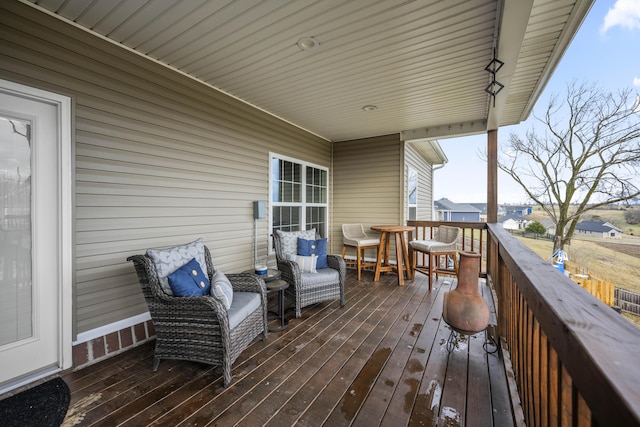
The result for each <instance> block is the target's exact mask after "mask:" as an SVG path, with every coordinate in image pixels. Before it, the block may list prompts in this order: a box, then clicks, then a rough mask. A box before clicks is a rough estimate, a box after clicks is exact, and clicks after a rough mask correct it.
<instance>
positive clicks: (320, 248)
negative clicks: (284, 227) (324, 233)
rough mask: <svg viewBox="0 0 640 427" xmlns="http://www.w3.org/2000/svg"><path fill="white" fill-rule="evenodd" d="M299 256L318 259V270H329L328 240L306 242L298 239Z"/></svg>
mask: <svg viewBox="0 0 640 427" xmlns="http://www.w3.org/2000/svg"><path fill="white" fill-rule="evenodd" d="M298 255H302V256H311V255H315V256H317V257H318V262H317V264H316V268H329V264H327V238H326V237H325V238H324V239H318V240H305V239H302V238H300V237H298Z"/></svg>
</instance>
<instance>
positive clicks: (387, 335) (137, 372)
mask: <svg viewBox="0 0 640 427" xmlns="http://www.w3.org/2000/svg"><path fill="white" fill-rule="evenodd" d="M372 279H373V274H372V273H370V272H366V273H363V280H362V281H360V282H358V281H357V280H356V277H355V272H354V271H353V270H349V274H348V281H347V282H348V284H347V305H346V306H345V307H344V308H342V309H341V308H340V307H339V304H338V303H337V302H333V303H327V304H319V305H316V306H313V307H308V308H306V309H304V310H303V316H302V317H301V318H299V319H291V317H292V316H291V315H289V316H288V317H289V318H290V319H291V320H290V323H289V327H288V328H287V329H286V330H284V331H281V332H277V333H270V334H269V339H268V340H267V341H260V340H257V341H255V342H254V343H253V344H252V345H251V346H250V347H249V348H248V349H247V350H245V351H244V352H243V353H242V354H241V355H240V357H239V359H238V360H237V361H236V363H235V364H234V369H233V382H232V383H231V385H230V386H229V387H228V388H226V389H225V388H223V387H222V378H221V371H220V369H219V368H217V367H210V366H207V365H202V364H198V363H191V362H184V361H169V360H165V361H162V362H161V363H160V367H159V369H158V371H157V372H153V371H152V356H153V343H147V344H144V345H142V346H140V347H138V348H136V349H134V350H130V351H127V352H125V353H123V354H121V355H118V356H116V357H113V358H111V359H108V360H105V361H103V362H100V363H98V364H95V365H93V366H90V367H88V368H85V369H82V370H80V371H77V372H73V373H68V374H66V375H64V376H63V378H64V380H65V381H66V382H67V384H69V387H70V389H71V391H72V395H71V405H70V408H69V412H68V414H67V418H66V419H65V422H64V424H63V425H65V426H72V425H91V426H110V427H111V426H116V425H131V426H146V425H163V426H175V425H186V426H195V425H198V426H205V425H211V426H232V425H243V426H259V425H270V426H290V425H300V426H320V425H327V426H342V425H356V426H377V425H381V426H394V427H399V426H404V425H410V426H418V425H420V426H423V425H426V426H433V425H446V426H456V425H466V426H510V425H513V422H512V412H511V409H510V403H509V398H508V390H507V381H506V377H505V374H504V370H503V369H502V366H503V365H502V361H501V360H500V359H499V355H498V353H494V354H489V353H487V352H485V351H484V349H483V344H484V343H485V333H484V332H483V333H479V334H477V335H474V336H471V337H460V338H458V340H457V341H456V346H455V349H454V350H453V351H452V352H451V353H448V352H447V351H446V349H445V345H446V340H447V337H448V335H449V332H450V329H449V327H448V326H447V325H446V324H445V323H444V322H443V321H441V315H442V299H443V294H444V291H446V290H448V289H449V287H450V285H446V284H445V285H443V284H442V283H443V280H444V281H449V282H451V281H452V279H448V278H440V281H439V283H438V284H437V285H435V286H434V289H433V291H432V292H431V293H429V291H428V286H427V282H426V277H425V276H423V275H421V274H418V277H417V278H416V280H415V281H413V282H411V281H409V282H407V283H406V285H405V286H404V287H399V286H397V276H395V275H386V276H383V277H382V279H381V280H380V281H379V282H376V283H374V282H373V281H372ZM454 285H455V282H454ZM481 289H483V292H486V290H487V289H486V287H485V286H484V285H482V286H481ZM493 348H494V347H490V348H489V349H493Z"/></svg>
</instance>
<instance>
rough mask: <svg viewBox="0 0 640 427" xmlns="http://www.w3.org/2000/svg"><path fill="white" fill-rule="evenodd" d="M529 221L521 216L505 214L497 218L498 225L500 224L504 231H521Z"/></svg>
mask: <svg viewBox="0 0 640 427" xmlns="http://www.w3.org/2000/svg"><path fill="white" fill-rule="evenodd" d="M529 222H530V221H529V220H528V219H526V218H525V217H523V216H522V215H516V214H512V213H509V214H506V215H504V216H501V217H500V218H498V224H502V227H503V228H505V229H506V230H523V229H525V228H526V227H527V224H529Z"/></svg>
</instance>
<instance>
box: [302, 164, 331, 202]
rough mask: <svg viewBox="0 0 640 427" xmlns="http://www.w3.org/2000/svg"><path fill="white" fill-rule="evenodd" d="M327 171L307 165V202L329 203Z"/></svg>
mask: <svg viewBox="0 0 640 427" xmlns="http://www.w3.org/2000/svg"><path fill="white" fill-rule="evenodd" d="M326 187H327V171H324V170H322V169H316V168H312V167H307V191H306V197H307V203H327V192H326Z"/></svg>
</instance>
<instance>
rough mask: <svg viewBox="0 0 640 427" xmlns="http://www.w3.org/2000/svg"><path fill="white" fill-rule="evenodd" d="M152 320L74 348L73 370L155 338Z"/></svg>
mask: <svg viewBox="0 0 640 427" xmlns="http://www.w3.org/2000/svg"><path fill="white" fill-rule="evenodd" d="M155 335H156V331H155V329H154V327H153V323H152V322H151V320H147V321H146V322H143V323H138V324H137V325H133V326H130V327H128V328H125V329H121V330H119V331H117V332H112V333H110V334H108V335H106V336H102V337H97V338H94V339H92V340H90V341H87V342H83V343H80V344H77V345H74V346H73V370H74V371H75V370H78V369H81V368H84V367H85V366H89V365H92V364H94V363H96V362H99V361H101V360H104V359H108V358H109V357H111V356H115V355H116V354H119V353H122V352H123V351H126V350H129V349H131V348H133V347H137V346H138V345H140V344H142V343H144V342H147V341H149V340H151V339H153V338H155Z"/></svg>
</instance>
